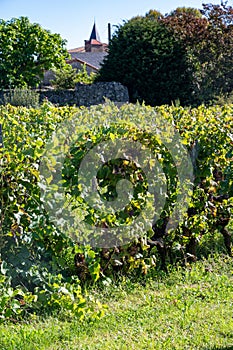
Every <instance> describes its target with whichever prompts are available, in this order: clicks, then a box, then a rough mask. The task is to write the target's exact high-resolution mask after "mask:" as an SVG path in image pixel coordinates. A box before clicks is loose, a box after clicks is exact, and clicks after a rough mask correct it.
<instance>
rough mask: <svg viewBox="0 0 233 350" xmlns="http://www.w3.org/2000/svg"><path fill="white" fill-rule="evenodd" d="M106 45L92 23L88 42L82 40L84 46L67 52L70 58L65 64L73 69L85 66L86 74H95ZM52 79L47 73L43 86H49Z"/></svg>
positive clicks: (51, 74) (105, 53) (103, 55)
mask: <svg viewBox="0 0 233 350" xmlns="http://www.w3.org/2000/svg"><path fill="white" fill-rule="evenodd" d="M107 50H108V44H105V43H102V42H101V40H100V36H99V33H98V31H97V28H96V24H95V23H94V25H93V28H92V31H91V35H90V38H89V40H84V46H81V47H78V48H75V49H71V50H68V52H69V54H70V56H71V58H70V59H68V60H67V63H69V64H71V66H72V67H73V68H76V69H81V68H82V67H83V65H84V64H85V65H86V69H87V72H88V74H90V73H91V72H94V73H97V72H98V70H99V69H100V67H101V63H102V62H103V60H104V58H105V57H106V56H107ZM53 79H54V73H53V72H51V71H48V72H46V73H45V75H44V81H43V85H44V86H49V85H50V81H51V80H53Z"/></svg>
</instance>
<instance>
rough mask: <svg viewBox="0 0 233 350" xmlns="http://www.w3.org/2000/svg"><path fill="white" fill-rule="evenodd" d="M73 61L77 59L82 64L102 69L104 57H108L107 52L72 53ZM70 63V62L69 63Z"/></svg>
mask: <svg viewBox="0 0 233 350" xmlns="http://www.w3.org/2000/svg"><path fill="white" fill-rule="evenodd" d="M71 51H72V50H70V51H69V53H70V55H71V59H72V60H74V59H77V60H79V61H80V62H83V63H87V64H88V65H89V66H92V67H94V68H96V69H100V64H101V63H102V62H103V60H104V57H106V56H107V52H71ZM68 62H69V61H68Z"/></svg>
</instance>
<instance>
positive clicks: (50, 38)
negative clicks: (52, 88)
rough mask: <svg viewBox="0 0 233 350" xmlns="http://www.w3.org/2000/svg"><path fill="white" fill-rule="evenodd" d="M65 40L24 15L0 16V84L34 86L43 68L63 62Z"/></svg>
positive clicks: (1, 86)
mask: <svg viewBox="0 0 233 350" xmlns="http://www.w3.org/2000/svg"><path fill="white" fill-rule="evenodd" d="M65 43H66V41H65V40H63V39H62V38H61V36H60V35H59V34H51V33H50V31H48V30H45V29H43V28H42V27H41V26H40V25H39V24H35V23H33V24H32V23H30V22H29V19H28V18H27V17H20V18H18V19H17V18H13V19H11V20H10V21H4V20H0V88H2V89H3V88H14V87H21V86H30V87H36V86H37V85H38V84H39V82H40V81H41V79H42V78H43V74H44V71H45V70H49V69H51V68H55V67H61V66H63V64H64V63H65V58H67V57H68V56H69V55H68V53H67V51H66V49H65Z"/></svg>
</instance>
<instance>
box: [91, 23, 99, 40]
mask: <svg viewBox="0 0 233 350" xmlns="http://www.w3.org/2000/svg"><path fill="white" fill-rule="evenodd" d="M92 39H95V40H98V41H100V36H99V33H98V31H97V28H96V24H95V22H94V25H93V28H92V32H91V36H90V41H91V40H92Z"/></svg>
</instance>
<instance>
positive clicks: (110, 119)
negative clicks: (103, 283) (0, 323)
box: [0, 103, 233, 318]
mask: <svg viewBox="0 0 233 350" xmlns="http://www.w3.org/2000/svg"><path fill="white" fill-rule="evenodd" d="M0 116H1V117H0V123H1V124H2V125H3V141H4V148H1V149H0V154H1V160H0V161H1V168H0V171H1V173H0V181H1V191H0V210H1V211H0V215H1V219H0V220H1V226H0V227H1V231H0V247H1V251H0V254H1V267H2V271H3V270H4V271H5V270H7V272H5V273H2V274H3V277H2V276H1V281H2V285H3V287H2V289H1V290H2V292H1V293H2V294H1V295H3V297H1V298H2V299H4V300H5V301H4V302H3V303H2V304H1V302H0V304H1V305H3V310H2V311H1V312H2V315H3V317H7V315H9V317H12V315H14V316H13V317H21V309H19V308H18V307H17V305H19V303H20V300H23V301H21V303H24V302H25V303H28V309H27V308H26V309H25V310H28V313H31V312H32V313H33V312H36V313H39V312H40V311H39V310H41V309H43V306H44V307H46V310H47V311H48V312H52V311H53V310H61V309H63V310H65V311H64V312H65V313H68V314H70V317H72V315H76V317H78V318H80V317H81V318H82V317H83V316H84V314H86V315H89V313H91V308H89V306H88V302H85V306H84V309H85V310H80V308H81V309H82V308H83V306H82V303H84V301H83V299H82V298H84V299H85V300H86V299H88V297H87V298H86V296H84V295H83V290H82V289H80V288H82V286H83V284H85V283H95V282H96V281H98V279H99V278H105V279H106V277H107V276H108V277H112V276H113V275H114V274H115V273H122V274H125V273H130V274H135V273H138V274H148V273H149V272H150V270H153V269H154V268H156V269H158V268H160V267H161V266H162V267H163V268H166V266H168V265H169V263H176V262H177V261H181V262H186V263H187V261H189V260H195V259H196V257H197V254H198V251H197V247H198V243H200V244H201V243H202V241H203V240H205V241H206V240H207V238H206V237H208V240H210V241H211V240H212V241H214V240H215V239H216V234H221V235H222V241H224V242H225V246H226V248H225V249H226V250H227V251H228V253H229V254H231V240H232V239H231V236H230V232H229V230H228V228H227V225H228V224H229V222H230V217H231V214H232V204H233V192H232V189H233V183H232V171H233V162H232V159H233V157H232V142H233V140H232V132H231V131H232V128H233V106H232V105H229V106H227V105H225V106H213V107H210V108H206V107H205V106H200V107H199V108H195V109H187V108H186V109H185V108H182V107H180V106H172V107H169V106H161V107H157V108H152V107H149V106H147V107H146V106H140V105H138V104H137V105H124V106H122V107H121V108H120V109H118V108H117V107H116V106H114V104H106V105H105V106H101V105H99V106H93V107H91V108H89V109H88V108H84V107H82V108H80V109H77V108H74V107H64V108H55V107H53V106H52V105H50V104H46V103H45V104H43V105H42V106H41V107H40V109H37V110H36V109H26V108H22V107H20V108H16V107H13V106H10V105H7V106H2V107H0ZM156 116H158V117H159V120H161V121H162V122H163V123H164V125H166V130H169V125H170V124H172V125H173V126H174V127H175V128H176V129H177V131H178V132H179V134H180V135H181V137H182V143H183V145H185V147H187V149H188V151H189V154H190V156H191V158H192V161H193V167H194V175H195V178H194V184H193V186H194V187H193V193H192V197H191V202H190V204H189V208H188V210H187V213H186V214H185V216H184V218H183V220H182V221H180V223H179V225H178V227H177V228H176V229H174V230H168V231H167V230H166V222H167V218H168V217H169V216H170V215H171V213H172V211H173V207H174V204H175V202H176V200H177V196H178V194H179V181H178V180H177V170H176V167H175V164H174V160H173V158H172V156H171V154H170V153H169V150H168V149H167V147H166V146H165V145H164V144H163V143H161V140H160V138H159V134H155V135H154V134H153V133H152V125H153V123H154V122H155V118H156ZM156 120H157V119H156ZM71 121H72V123H71ZM63 122H65V123H66V125H70V131H71V134H72V135H75V142H74V143H73V144H72V146H71V147H70V149H68V151H67V156H66V157H65V160H64V166H63V178H62V186H63V188H64V190H65V193H66V199H67V203H66V204H68V202H69V203H71V205H73V210H79V213H81V214H82V215H81V216H80V217H81V218H82V220H83V221H84V222H88V223H91V224H92V225H93V226H94V227H95V228H96V229H97V228H98V227H115V226H117V225H118V224H121V225H122V224H123V227H124V230H126V229H127V223H128V224H130V223H132V221H133V220H134V218H135V217H137V215H138V214H139V213H141V212H143V210H144V205H145V196H146V192H147V191H146V189H147V186H148V183H147V178H146V176H145V174H144V173H143V171H142V170H143V165H142V169H141V168H140V167H138V166H135V164H134V162H129V161H125V160H124V159H123V160H122V159H118V158H117V159H113V160H112V161H110V162H106V163H105V164H104V166H103V167H102V168H101V169H100V170H99V171H98V174H97V180H98V182H99V185H98V186H99V191H100V193H101V195H102V196H103V198H105V200H106V199H107V200H114V199H115V198H116V195H117V193H116V190H117V183H118V182H119V180H121V179H124V180H127V181H129V180H130V179H131V184H132V186H133V188H134V193H133V198H132V199H131V201H130V202H129V204H128V205H126V207H125V208H124V210H122V211H120V212H119V213H118V214H116V215H113V214H114V213H113V214H111V215H106V213H105V212H104V211H102V210H98V209H93V208H92V207H91V206H90V205H87V203H86V202H85V198H83V197H82V196H81V193H80V187H79V186H77V181H79V177H78V176H80V174H79V166H80V163H81V161H82V160H83V159H84V158H85V156H86V154H87V153H88V151H89V150H90V149H94V147H95V146H96V145H98V144H99V143H100V144H101V142H103V141H104V142H105V141H109V140H111V141H112V142H113V141H114V140H116V142H118V143H119V140H122V138H123V139H126V140H129V141H131V142H135V141H138V142H140V143H141V144H143V147H146V148H147V149H149V150H150V151H151V152H152V154H153V155H154V156H155V157H156V159H157V161H158V164H160V166H161V167H162V170H163V172H164V173H165V175H166V181H167V187H166V190H167V192H166V203H165V205H164V208H163V211H162V212H161V215H160V218H159V220H158V221H157V222H156V225H153V227H150V229H148V228H147V226H145V227H144V229H145V230H143V234H144V233H145V236H144V235H143V237H142V236H141V237H140V238H138V239H137V240H136V239H135V237H136V236H137V232H138V231H137V230H138V228H137V226H135V227H133V229H131V228H130V230H131V231H132V232H131V233H132V237H133V238H132V241H131V242H129V243H128V244H125V245H123V246H112V248H108V249H101V248H95V249H93V248H91V247H90V246H87V245H85V246H82V245H81V242H80V241H79V240H78V242H79V243H80V244H77V239H74V237H73V236H71V235H70V234H69V230H67V231H64V230H61V229H60V227H59V226H58V225H57V221H56V220H54V218H53V217H52V215H51V213H50V212H49V211H48V209H47V208H48V205H51V207H52V208H54V211H55V214H56V208H57V203H56V200H54V198H53V197H51V198H49V200H48V201H47V208H46V207H45V202H44V201H43V200H42V199H43V198H42V194H41V185H42V184H43V183H42V177H44V179H45V181H46V182H47V183H48V184H50V183H52V184H53V182H52V181H53V174H55V172H54V169H55V165H56V164H55V163H56V159H55V155H51V156H50V158H49V169H50V171H49V172H48V173H46V172H44V173H42V174H41V173H40V168H39V166H40V163H41V161H42V156H43V157H45V144H46V142H47V141H48V140H50V143H49V147H53V144H55V149H56V145H58V144H59V142H58V140H57V138H56V137H53V138H51V135H52V134H53V132H54V131H56V133H58V132H59V131H60V133H61V134H64V137H66V134H65V128H64V124H63ZM67 140H68V139H67ZM51 149H52V148H51ZM51 149H50V150H51ZM58 151H59V152H60V149H58ZM97 156H99V155H98V154H96V157H97ZM156 166H157V165H156ZM117 169H118V170H117ZM116 170H117V172H116ZM85 174H86V176H88V172H87V173H85ZM51 176H52V178H51ZM55 180H56V178H54V181H55ZM58 184H59V183H55V184H54V185H55V186H53V188H54V190H55V194H56V193H57V194H58V196H59V191H58V187H56V186H57V185H58ZM55 199H56V198H55ZM152 209H153V207H152ZM153 210H154V209H153ZM64 213H65V212H64ZM64 215H65V214H64ZM78 219H79V218H78ZM101 225H103V226H101ZM128 227H130V226H128ZM80 231H81V230H80ZM77 234H79V236H77V237H78V238H79V239H80V240H82V239H84V241H85V239H87V240H88V237H89V236H88V235H89V234H90V232H88V231H85V230H84V231H81V232H77ZM92 238H93V233H92ZM94 238H96V237H94ZM9 277H11V280H9ZM15 290H17V293H16V292H15ZM7 293H8V294H7ZM18 294H20V295H21V294H22V298H21V297H20V298H19V300H18V299H17V298H16V296H17V295H18ZM1 298H0V299H1ZM15 299H16V300H18V301H19V303H18V302H14V301H15ZM35 299H36V300H35ZM27 300H28V302H27ZM74 300H75V301H74ZM9 305H10V307H9ZM66 306H67V307H66ZM9 308H10V310H11V311H8V309H9ZM57 308H58V309H57ZM96 308H97V311H96ZM96 308H95V307H94V310H95V312H94V315H96V317H98V315H99V314H102V311H101V307H100V309H99V307H98V304H97V306H96ZM18 309H19V310H18ZM46 310H45V311H46ZM68 310H71V311H68ZM4 315H5V316H4ZM17 315H18V316H17ZM94 317H95V316H94Z"/></svg>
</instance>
